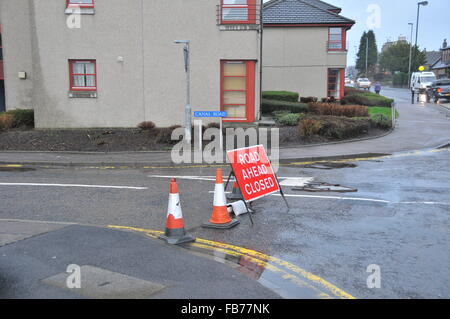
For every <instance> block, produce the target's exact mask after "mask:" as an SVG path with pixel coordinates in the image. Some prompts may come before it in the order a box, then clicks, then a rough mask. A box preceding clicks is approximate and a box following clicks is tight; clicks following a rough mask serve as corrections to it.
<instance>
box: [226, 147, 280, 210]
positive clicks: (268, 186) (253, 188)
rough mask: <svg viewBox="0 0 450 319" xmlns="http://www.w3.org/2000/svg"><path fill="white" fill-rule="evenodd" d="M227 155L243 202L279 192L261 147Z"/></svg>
mask: <svg viewBox="0 0 450 319" xmlns="http://www.w3.org/2000/svg"><path fill="white" fill-rule="evenodd" d="M227 155H228V159H229V160H230V162H231V167H232V168H233V172H234V175H235V177H236V180H237V182H238V184H239V188H240V189H241V192H242V195H243V197H244V200H246V201H253V200H256V199H258V198H261V197H263V196H266V195H269V194H272V193H275V192H278V191H279V190H280V186H279V185H278V182H277V178H276V176H275V173H274V171H273V168H272V164H270V160H269V158H268V157H267V154H266V151H265V149H264V146H263V145H258V146H252V147H247V148H241V149H237V150H232V151H228V152H227Z"/></svg>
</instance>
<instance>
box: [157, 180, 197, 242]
mask: <svg viewBox="0 0 450 319" xmlns="http://www.w3.org/2000/svg"><path fill="white" fill-rule="evenodd" d="M160 238H161V239H164V240H165V241H166V242H167V243H169V244H172V245H178V244H182V243H188V242H193V241H195V239H194V238H192V237H191V236H188V235H186V231H185V230H184V221H183V212H182V211H181V203H180V195H179V194H178V186H177V181H176V180H175V179H174V178H172V180H171V181H170V194H169V207H168V209H167V224H166V232H165V234H164V235H162V236H160Z"/></svg>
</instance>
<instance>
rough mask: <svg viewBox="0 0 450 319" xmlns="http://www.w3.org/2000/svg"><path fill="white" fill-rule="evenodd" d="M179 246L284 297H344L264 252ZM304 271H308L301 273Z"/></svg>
mask: <svg viewBox="0 0 450 319" xmlns="http://www.w3.org/2000/svg"><path fill="white" fill-rule="evenodd" d="M179 246H181V247H183V248H184V249H187V250H189V251H190V252H191V253H194V254H198V255H203V256H205V255H206V256H207V257H208V258H211V259H213V260H215V261H217V262H220V263H228V264H231V266H232V267H234V268H235V269H236V270H237V271H239V272H241V273H243V274H245V275H246V276H248V277H250V278H252V279H254V280H257V281H258V282H259V283H260V284H262V285H263V286H265V287H266V288H268V289H270V290H272V291H274V292H276V293H277V294H278V295H280V296H281V297H282V298H291V299H298V298H302V299H311V298H313V299H316V298H320V299H333V298H337V297H338V298H339V297H340V296H335V295H333V294H332V293H330V291H327V290H326V289H323V287H318V285H317V284H316V283H313V282H310V281H309V280H308V279H307V278H305V277H304V276H302V275H299V273H300V272H299V271H298V270H297V269H295V268H297V267H296V266H294V265H291V264H289V263H287V262H285V261H282V260H279V259H277V258H274V257H271V256H266V255H265V254H263V253H258V252H253V251H249V252H248V253H242V252H239V251H235V250H233V249H230V248H225V247H215V246H211V245H209V244H207V243H202V242H201V241H197V242H195V243H187V244H181V245H179ZM272 259H274V261H273V260H272ZM301 272H305V271H303V270H301Z"/></svg>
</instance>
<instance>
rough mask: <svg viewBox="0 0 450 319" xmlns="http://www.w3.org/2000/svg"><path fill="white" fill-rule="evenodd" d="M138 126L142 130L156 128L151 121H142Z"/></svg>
mask: <svg viewBox="0 0 450 319" xmlns="http://www.w3.org/2000/svg"><path fill="white" fill-rule="evenodd" d="M138 128H140V129H141V130H144V131H151V130H154V129H155V128H156V124H155V123H153V122H152V121H147V122H142V123H140V124H139V125H138Z"/></svg>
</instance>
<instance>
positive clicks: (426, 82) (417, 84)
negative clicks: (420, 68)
mask: <svg viewBox="0 0 450 319" xmlns="http://www.w3.org/2000/svg"><path fill="white" fill-rule="evenodd" d="M434 81H436V75H435V74H434V73H433V72H414V73H413V74H412V76H411V91H412V92H414V93H420V92H421V91H422V92H425V91H427V90H429V89H430V88H431V85H432V84H433V82H434Z"/></svg>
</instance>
